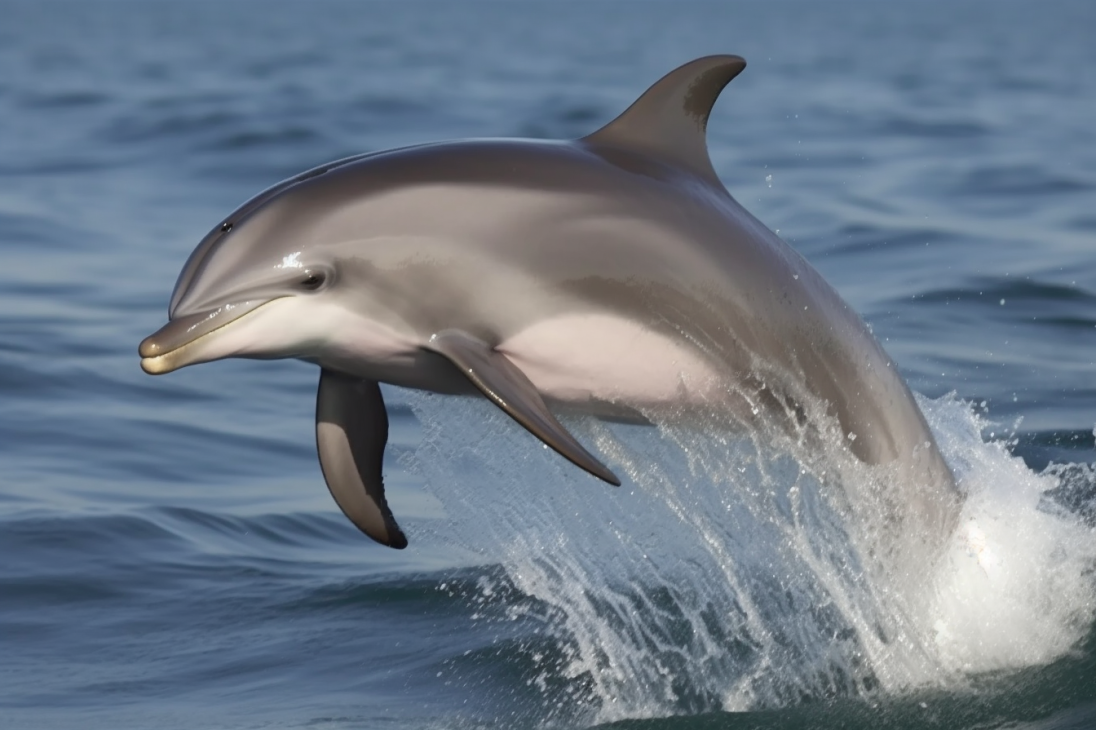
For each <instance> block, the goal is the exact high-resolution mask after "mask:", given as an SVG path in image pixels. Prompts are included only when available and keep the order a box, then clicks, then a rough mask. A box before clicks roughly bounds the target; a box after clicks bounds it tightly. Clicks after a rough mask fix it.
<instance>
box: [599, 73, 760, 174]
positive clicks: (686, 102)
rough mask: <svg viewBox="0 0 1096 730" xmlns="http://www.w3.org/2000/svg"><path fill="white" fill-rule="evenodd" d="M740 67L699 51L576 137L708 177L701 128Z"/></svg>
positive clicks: (708, 164)
mask: <svg viewBox="0 0 1096 730" xmlns="http://www.w3.org/2000/svg"><path fill="white" fill-rule="evenodd" d="M744 68H746V60H745V59H743V58H742V57H740V56H705V57H704V58H698V59H696V60H695V61H690V62H689V63H687V64H685V65H684V66H681V67H680V68H677V69H675V70H673V71H671V72H670V73H668V74H666V75H665V76H663V77H662V78H661V79H660V80H659V81H657V82H656V83H655V85H654V86H652V87H651V88H649V89H647V91H646V92H644V93H643V95H642V96H641V97H639V98H638V99H637V100H636V101H635V103H633V104H632V105H631V106H630V107H628V109H627V110H625V112H624V113H623V114H621V115H620V116H619V117H617V118H616V119H614V120H613V121H611V122H609V123H608V124H606V125H605V126H604V127H602V128H601V129H599V130H598V131H596V132H594V133H593V134H591V135H589V136H587V137H583V138H582V140H581V141H582V142H591V143H595V144H608V145H617V146H625V147H634V148H638V149H640V150H642V151H644V152H647V153H649V154H653V155H654V156H656V157H659V158H662V159H664V160H666V161H668V162H672V163H673V164H675V165H678V166H679V167H684V168H686V169H687V170H690V171H691V172H694V173H696V174H698V175H701V176H702V177H705V178H708V179H709V180H711V181H714V182H718V181H719V178H718V177H717V176H716V174H715V170H714V169H713V168H712V163H711V160H710V159H709V158H708V145H707V142H706V141H705V134H704V133H705V130H706V129H707V127H708V115H709V114H711V113H712V106H714V105H715V100H716V99H717V98H718V97H719V92H721V91H723V87H725V86H726V85H727V84H728V83H729V82H730V81H731V79H733V78H734V77H735V76H737V75H738V74H739V73H741V72H742V69H744Z"/></svg>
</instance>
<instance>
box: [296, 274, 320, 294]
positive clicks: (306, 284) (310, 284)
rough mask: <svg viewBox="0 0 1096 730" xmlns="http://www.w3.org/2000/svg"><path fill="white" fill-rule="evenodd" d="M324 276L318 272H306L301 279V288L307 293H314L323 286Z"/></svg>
mask: <svg viewBox="0 0 1096 730" xmlns="http://www.w3.org/2000/svg"><path fill="white" fill-rule="evenodd" d="M323 282H324V275H323V274H322V273H320V272H318V271H307V272H305V277H304V278H303V279H301V283H300V284H301V288H302V289H306V290H308V291H316V290H317V289H319V288H320V287H321V286H323Z"/></svg>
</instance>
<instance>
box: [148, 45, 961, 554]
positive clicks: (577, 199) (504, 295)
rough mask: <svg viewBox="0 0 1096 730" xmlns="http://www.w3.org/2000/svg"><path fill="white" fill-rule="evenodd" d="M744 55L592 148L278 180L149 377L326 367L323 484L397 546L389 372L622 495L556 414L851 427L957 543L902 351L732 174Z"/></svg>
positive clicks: (392, 163)
mask: <svg viewBox="0 0 1096 730" xmlns="http://www.w3.org/2000/svg"><path fill="white" fill-rule="evenodd" d="M744 67H745V61H743V60H742V59H741V58H739V57H737V56H712V57H707V58H701V59H698V60H696V61H693V62H691V63H689V64H686V65H685V66H682V67H681V68H679V69H677V70H675V71H673V72H671V73H670V74H668V75H667V76H666V77H664V78H663V79H662V80H660V81H659V82H658V83H656V84H655V85H654V86H653V87H651V89H649V90H648V91H647V92H646V93H645V94H644V95H643V96H642V97H640V99H639V100H638V101H636V102H635V104H633V105H632V106H631V107H630V108H629V109H628V110H627V111H625V112H624V114H622V115H621V116H620V117H618V118H617V119H616V120H614V121H613V122H611V123H610V124H608V125H607V126H605V127H603V128H602V129H600V130H598V131H597V132H595V133H593V134H591V135H589V136H587V137H584V138H582V139H579V140H575V141H566V142H544V141H532V140H472V141H460V142H448V143H440V144H428V145H422V146H416V147H409V148H405V149H399V150H393V151H386V152H380V153H376V154H370V155H363V156H360V157H356V158H351V159H348V160H342V161H339V162H335V163H331V164H329V165H326V166H323V167H320V168H316V169H315V170H312V171H309V172H306V173H304V174H302V175H299V176H298V177H296V178H293V179H291V180H288V181H286V182H283V183H281V184H279V185H277V186H275V187H273V188H271V189H270V190H268V191H266V192H264V193H261V194H260V195H258V196H257V197H255V198H254V199H252V200H251V201H249V202H248V203H246V204H244V205H243V206H242V207H241V208H239V209H238V210H237V211H235V212H234V213H232V215H230V216H229V217H228V218H227V219H225V221H224V222H223V223H221V224H219V225H218V226H217V227H216V228H215V229H214V230H213V231H212V232H211V233H210V234H209V235H208V236H206V238H205V239H204V240H203V241H202V242H201V243H200V244H199V246H198V248H197V249H196V250H195V251H194V253H193V254H192V255H191V257H190V259H189V261H188V262H187V264H186V266H185V267H184V269H183V271H182V273H181V274H180V276H179V280H178V282H177V284H176V287H175V292H174V294H173V296H172V299H171V305H170V309H169V318H170V322H169V323H168V324H167V325H166V326H165V327H163V328H162V329H161V330H159V331H158V332H156V333H155V334H153V335H152V336H150V337H149V338H147V339H146V340H145V341H144V342H142V343H141V347H140V354H141V356H142V361H141V364H142V367H143V368H144V369H145V370H146V371H147V372H149V373H154V374H158V373H164V372H170V371H171V370H175V369H177V368H179V367H183V366H185V365H190V364H194V363H198V362H206V361H209V360H216V359H220V358H224V357H251V358H283V357H295V358H300V359H303V360H306V361H309V362H313V363H316V364H318V365H319V366H320V367H321V368H322V371H321V380H320V388H319V396H318V404H317V438H318V444H319V453H320V461H321V466H322V468H323V472H324V476H325V478H326V480H327V483H328V486H329V488H330V489H331V492H332V494H333V495H334V497H335V499H336V501H337V502H338V503H339V506H340V507H341V508H342V509H343V511H344V512H345V513H346V514H347V516H348V517H349V518H350V519H351V520H352V521H353V522H354V523H355V524H356V525H357V526H358V527H359V528H361V529H362V531H363V532H365V533H366V534H368V535H369V536H370V537H372V538H374V539H375V540H377V541H379V542H381V543H383V544H386V545H390V546H392V547H404V546H405V545H406V544H407V541H406V538H405V536H404V535H403V533H402V531H401V530H400V528H399V527H398V526H397V525H396V522H395V520H394V519H393V517H392V514H391V511H390V510H389V509H388V506H387V504H386V502H385V499H384V488H383V481H382V475H381V460H382V455H383V451H384V446H385V441H386V440H387V432H388V423H387V416H386V413H385V408H384V403H383V400H382V398H381V394H380V389H379V388H378V386H377V383H378V382H386V383H392V384H395V385H400V386H405V387H410V388H419V389H425V390H430V391H434V392H440V393H452V394H476V393H482V394H483V395H484V396H486V397H487V398H489V399H490V400H491V401H492V402H494V403H495V404H496V405H498V406H499V407H500V408H502V409H503V410H504V411H506V412H507V413H508V414H509V415H510V416H512V417H513V418H514V419H515V420H517V421H518V422H519V423H520V424H521V425H522V426H524V427H525V428H526V429H528V430H529V431H530V432H531V433H533V434H534V435H535V436H537V437H538V438H540V439H541V440H542V441H544V443H546V444H547V445H549V446H551V447H552V448H553V449H555V450H556V451H558V452H559V453H560V454H562V455H563V456H565V457H566V458H568V459H570V460H571V461H572V462H574V463H575V464H577V465H578V466H580V467H582V468H584V469H586V470H587V471H589V472H590V473H591V474H593V475H595V476H598V477H600V478H601V479H603V480H605V481H607V482H610V483H613V484H619V480H618V479H617V478H616V476H615V475H614V474H613V473H612V472H611V471H610V470H609V469H608V468H607V467H606V466H605V465H603V464H602V463H601V462H600V461H599V460H598V459H597V458H596V457H595V456H593V455H592V454H590V453H589V452H588V451H587V450H586V449H585V448H584V447H583V446H582V445H581V444H580V443H579V442H578V441H577V440H575V439H574V438H573V437H572V436H571V435H570V434H569V433H568V432H567V431H566V429H565V428H564V427H563V426H562V425H561V424H560V423H559V422H558V421H557V420H556V419H555V418H554V416H553V415H552V412H551V410H550V409H549V407H548V406H549V405H550V406H551V407H552V408H553V409H556V410H558V409H561V408H562V409H569V410H574V411H579V412H584V413H591V414H594V415H597V416H601V417H606V418H624V419H634V420H648V421H661V420H663V419H665V420H686V421H687V420H689V418H690V417H692V416H697V415H699V414H709V415H710V414H713V413H714V414H722V415H723V416H725V418H724V420H725V421H726V423H728V424H730V425H737V426H741V427H745V428H750V427H751V424H754V425H756V424H757V423H758V419H759V418H768V419H769V421H770V422H781V421H784V422H786V424H785V429H786V430H792V431H794V430H795V429H797V428H799V429H802V428H803V427H804V421H806V420H810V419H812V418H816V417H817V418H821V419H822V420H825V419H826V418H830V419H831V420H832V419H836V422H837V423H839V426H840V428H841V431H842V432H843V433H844V434H851V435H854V437H850V440H849V448H850V449H851V451H852V452H853V453H854V454H855V456H856V457H858V458H859V459H860V460H861V461H863V462H865V463H867V464H872V465H876V464H880V465H886V464H896V465H898V466H899V467H900V471H901V473H904V474H905V475H906V476H907V477H908V480H912V481H913V482H916V484H915V486H914V487H913V488H911V490H910V494H909V495H904V496H905V498H906V501H907V502H908V503H909V504H908V509H909V510H910V512H911V514H912V515H913V518H912V519H913V521H914V523H915V524H916V526H918V528H919V529H923V530H927V531H929V532H932V533H936V534H938V535H942V534H944V533H946V532H947V531H949V530H950V528H951V527H953V526H954V521H955V519H956V515H957V513H958V510H957V506H958V496H957V492H956V490H955V487H954V483H953V480H952V476H951V473H950V472H949V470H948V468H947V466H946V465H945V464H944V462H943V460H942V458H941V457H940V454H939V452H938V450H937V448H936V445H935V442H934V440H933V436H932V434H931V433H930V431H929V429H928V427H927V425H926V423H925V420H924V417H923V416H922V414H921V412H920V411H919V409H918V408H917V406H916V404H915V403H914V401H913V398H912V396H911V394H910V391H909V389H908V388H907V387H906V385H905V383H904V382H903V381H902V379H901V378H900V377H899V376H898V374H897V372H896V369H895V366H894V364H893V362H892V361H891V360H890V358H889V357H888V356H887V355H886V353H885V352H884V351H883V350H882V348H881V347H880V346H879V344H878V343H877V342H876V341H875V339H874V338H873V337H872V335H871V333H870V332H869V331H868V329H867V327H866V326H865V325H864V323H863V322H862V321H861V320H860V318H859V317H858V316H857V315H856V314H855V313H854V312H853V311H852V310H850V309H849V307H848V306H847V305H846V304H845V303H844V302H843V301H842V300H841V299H840V297H839V296H838V295H837V293H836V292H835V291H834V290H833V289H832V288H831V287H830V286H829V285H828V284H827V283H826V282H825V281H824V280H823V279H822V277H821V276H820V275H819V274H818V273H817V272H816V271H815V270H814V269H813V268H812V267H811V266H810V265H809V264H808V263H807V262H806V261H805V260H804V259H803V258H802V257H801V256H800V255H799V254H798V253H796V252H795V251H794V250H792V249H791V248H790V247H789V246H787V245H786V244H785V243H784V242H783V241H781V240H780V238H778V237H777V236H776V235H775V234H773V233H772V232H771V231H769V230H768V229H767V228H766V227H765V226H764V225H763V224H762V223H760V222H759V221H758V220H757V219H756V218H754V217H753V216H752V215H750V214H749V213H748V212H747V211H746V210H745V209H744V208H743V207H742V206H741V205H739V204H738V203H737V202H736V201H735V200H734V199H733V198H732V197H731V196H730V194H729V193H728V192H727V191H726V190H725V189H724V187H723V186H722V184H721V183H720V182H719V179H718V177H717V176H716V174H715V172H714V170H713V169H712V166H711V163H710V161H709V159H708V155H707V149H706V144H705V139H704V132H705V128H706V125H707V120H708V115H709V113H710V111H711V108H712V105H713V104H714V103H715V100H716V98H717V96H718V95H719V93H720V91H721V90H722V89H723V87H724V86H725V85H726V84H727V83H728V82H729V81H730V80H731V79H733V78H734V77H735V76H736V75H737V74H738V73H739V72H740V71H741V70H742V69H743V68H744ZM811 404H814V406H812V405H811ZM817 404H822V405H821V407H820V408H819V407H818V405H817ZM762 411H763V413H762V415H761V416H760V417H759V416H758V415H757V414H758V413H761V412H762ZM697 422H698V423H700V422H702V421H701V419H699V418H698V419H697ZM709 422H710V421H709Z"/></svg>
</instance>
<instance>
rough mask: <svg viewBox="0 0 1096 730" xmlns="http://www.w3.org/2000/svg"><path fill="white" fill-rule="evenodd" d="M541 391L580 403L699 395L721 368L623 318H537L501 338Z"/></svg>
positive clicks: (638, 403) (707, 395)
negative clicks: (717, 368)
mask: <svg viewBox="0 0 1096 730" xmlns="http://www.w3.org/2000/svg"><path fill="white" fill-rule="evenodd" d="M497 349H498V350H499V351H500V352H502V353H503V354H505V355H506V356H507V357H508V358H510V360H511V361H512V362H513V363H514V364H515V365H517V366H518V367H519V368H520V369H521V370H522V372H524V373H525V375H526V376H527V377H528V378H529V380H530V381H531V382H532V383H533V385H535V386H536V388H537V390H538V391H540V393H541V394H542V395H544V396H545V397H546V398H548V399H550V400H554V401H557V402H561V403H565V404H569V405H572V406H576V407H579V408H582V407H584V406H586V405H588V404H591V403H596V402H599V401H600V402H606V403H616V404H620V405H624V406H632V407H643V406H658V405H665V404H680V403H683V402H702V401H706V400H709V399H711V398H712V397H714V396H715V395H716V393H717V389H718V385H719V382H720V378H719V373H718V371H717V370H716V369H715V367H713V364H712V363H711V362H709V361H708V360H707V359H706V358H704V357H703V356H702V355H701V353H700V352H699V351H698V350H696V349H694V348H691V347H690V346H689V345H688V344H687V343H682V342H678V341H675V340H673V339H671V338H669V337H667V336H666V335H665V334H662V333H659V332H655V331H653V330H651V329H649V328H646V327H644V326H643V325H641V324H639V323H637V322H635V321H632V320H629V319H626V318H624V317H617V316H612V315H609V314H604V313H590V314H572V315H565V316H558V317H553V318H550V319H545V320H541V321H538V322H534V323H532V324H531V325H529V326H528V327H526V328H524V329H522V330H519V331H518V332H516V333H515V334H513V335H511V336H510V337H508V338H507V339H506V340H504V341H503V342H501V343H499V345H498V347H497Z"/></svg>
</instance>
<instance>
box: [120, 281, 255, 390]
mask: <svg viewBox="0 0 1096 730" xmlns="http://www.w3.org/2000/svg"><path fill="white" fill-rule="evenodd" d="M271 301H273V300H272V299H259V300H257V301H250V302H238V303H235V304H226V305H224V306H222V307H218V308H217V309H211V310H209V311H206V312H198V313H197V314H188V315H185V316H183V317H178V318H177V319H173V320H171V321H170V322H168V323H167V324H165V325H164V326H163V327H161V328H160V329H158V330H156V332H154V333H152V334H151V335H149V336H148V337H146V338H145V339H144V340H142V341H141V345H140V347H138V348H137V352H138V353H139V354H140V355H141V369H142V370H144V371H145V372H146V373H148V374H150V375H162V374H164V373H170V372H171V371H172V370H178V369H179V368H181V367H184V366H186V365H192V364H194V363H197V362H205V361H206V360H207V359H208V358H204V357H202V352H200V350H202V349H203V348H200V347H196V345H198V344H199V341H201V340H205V339H206V338H208V337H209V336H210V335H212V334H213V333H215V332H217V331H219V330H221V329H223V328H224V327H227V326H228V325H230V324H232V323H234V322H236V321H238V320H239V319H241V318H243V317H245V316H247V315H249V314H251V313H252V312H254V311H255V310H256V309H258V308H259V307H261V306H263V305H264V304H268V303H270V302H271Z"/></svg>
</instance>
